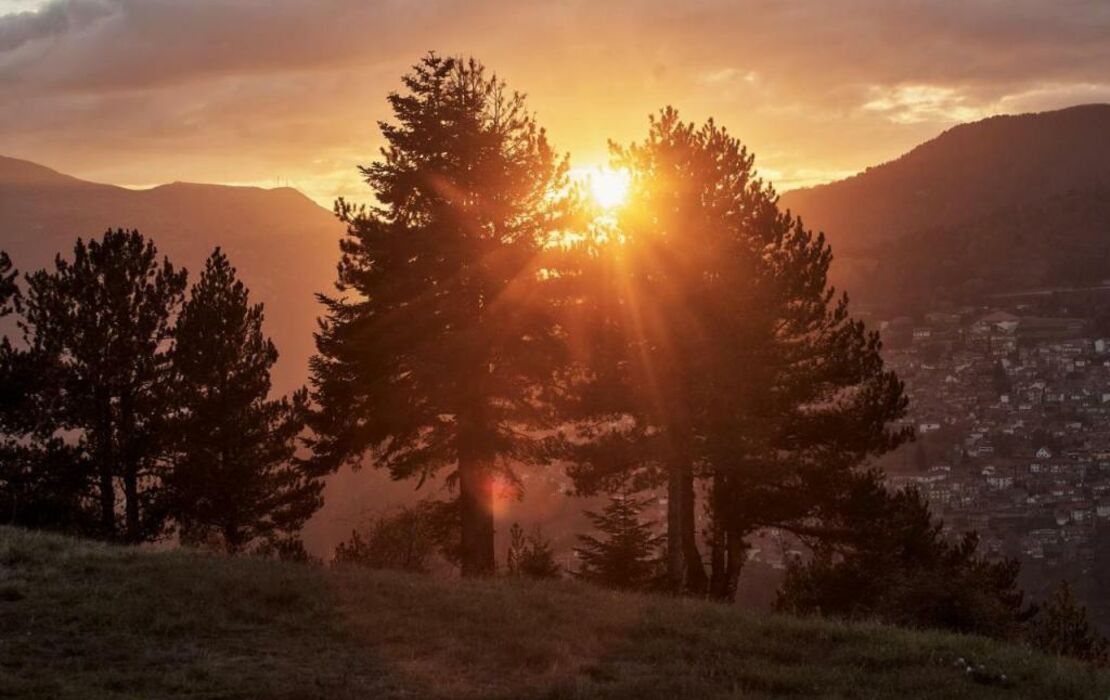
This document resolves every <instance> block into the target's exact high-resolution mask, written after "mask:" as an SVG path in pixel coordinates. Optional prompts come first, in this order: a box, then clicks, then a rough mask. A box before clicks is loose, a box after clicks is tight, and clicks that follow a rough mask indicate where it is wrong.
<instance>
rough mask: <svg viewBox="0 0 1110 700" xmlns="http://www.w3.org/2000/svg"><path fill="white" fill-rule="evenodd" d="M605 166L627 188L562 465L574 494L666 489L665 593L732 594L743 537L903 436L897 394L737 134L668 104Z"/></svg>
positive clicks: (830, 498)
mask: <svg viewBox="0 0 1110 700" xmlns="http://www.w3.org/2000/svg"><path fill="white" fill-rule="evenodd" d="M613 164H614V166H615V167H619V168H624V169H627V170H628V171H629V172H630V173H631V175H632V196H631V198H630V201H629V203H628V205H627V206H626V207H625V208H624V209H623V210H622V212H621V215H620V217H619V221H618V222H617V226H618V229H619V232H620V235H619V236H616V237H614V238H613V240H614V241H615V242H614V243H613V244H612V245H611V248H612V250H611V252H610V254H609V257H610V259H611V260H612V262H610V263H609V266H608V270H607V271H606V274H605V275H604V277H603V278H602V281H603V283H604V284H603V287H602V289H603V290H604V291H603V292H602V294H603V296H607V297H612V298H614V299H615V300H616V301H613V302H608V303H604V304H597V305H595V306H596V307H597V308H598V309H599V313H598V315H599V318H598V319H597V320H596V322H595V323H594V324H593V325H592V326H591V328H592V329H593V331H594V332H595V334H596V338H597V339H598V340H596V341H594V346H595V347H597V348H599V350H598V351H597V352H596V353H595V356H598V357H601V358H603V360H602V362H601V363H600V364H597V365H595V366H594V368H593V372H592V375H591V377H590V378H591V380H592V381H591V384H592V386H590V387H588V388H587V390H586V391H585V392H583V395H584V396H585V397H586V401H585V402H584V403H585V413H586V414H587V415H589V414H590V413H593V426H594V427H593V428H592V429H587V430H586V431H585V433H586V434H587V436H588V437H589V438H590V440H589V441H588V442H587V443H586V444H585V445H584V446H582V447H581V448H579V449H578V450H577V451H578V452H579V455H578V458H579V464H578V465H577V467H576V468H575V469H574V470H572V475H573V476H574V478H575V479H576V482H577V483H578V486H579V488H580V489H581V490H584V491H594V490H598V489H608V488H613V487H614V486H617V485H620V484H621V483H623V482H625V481H627V480H628V479H630V478H632V479H637V480H638V482H637V484H636V485H637V486H644V485H649V484H651V483H653V482H654V483H658V482H659V481H663V482H665V483H666V484H667V487H668V500H669V504H668V522H667V525H668V527H667V531H668V546H667V556H668V573H669V578H670V580H671V586H672V588H673V589H675V590H684V591H686V592H690V593H695V594H705V593H709V594H711V595H713V596H714V597H717V598H722V599H728V598H731V597H732V596H733V595H734V593H735V587H736V580H737V576H738V575H739V570H740V565H741V564H742V562H743V561H744V558H745V549H746V544H745V538H746V537H748V536H749V535H750V534H751V533H752V532H753V531H755V530H758V529H760V528H763V527H772V526H779V527H785V526H796V527H802V526H803V525H807V526H809V525H813V522H812V521H813V519H814V518H815V517H816V516H818V515H819V514H820V511H821V508H823V507H825V508H827V507H831V505H830V504H834V503H835V502H836V499H837V497H838V494H839V493H842V492H843V490H844V489H845V488H847V487H848V485H849V484H850V482H851V479H850V475H851V474H852V471H853V470H854V469H855V468H857V467H859V466H860V465H861V464H862V463H863V462H864V461H865V460H866V459H867V458H868V457H870V456H872V455H874V454H878V453H881V452H883V451H885V450H887V449H890V448H892V447H893V446H896V445H897V444H899V443H900V442H901V441H902V440H904V439H905V438H906V433H905V432H904V431H901V430H899V429H897V428H892V427H890V423H891V421H894V420H896V419H898V418H900V417H901V416H902V414H903V412H904V410H905V399H904V397H903V396H902V388H901V384H900V383H899V382H898V380H897V378H896V377H894V375H893V374H891V373H889V372H886V371H884V369H883V365H882V360H881V358H880V357H879V354H878V349H879V346H878V339H877V337H876V336H874V335H872V334H868V333H867V332H866V331H865V329H864V328H863V326H862V324H860V323H858V322H855V321H853V320H852V319H851V318H850V317H849V315H848V313H847V300H846V298H843V297H841V298H837V297H836V296H835V293H834V292H833V290H832V289H830V288H829V287H828V285H827V272H828V265H829V262H830V261H831V252H830V250H829V248H828V246H827V245H826V244H825V242H824V239H823V237H821V236H819V235H813V234H812V233H810V232H809V231H808V230H806V229H805V228H804V227H803V226H802V224H801V222H800V221H799V220H798V219H796V218H795V217H792V216H791V215H790V214H789V213H784V212H780V211H779V209H778V207H777V200H776V196H775V193H774V191H773V190H772V189H771V188H770V187H769V186H768V185H766V184H765V183H763V182H762V181H760V180H759V179H757V178H756V177H755V174H754V171H753V157H752V156H751V155H750V154H749V153H748V152H747V150H746V149H745V148H744V147H743V146H742V145H741V144H740V143H739V141H737V140H736V139H735V138H733V137H731V136H730V135H729V134H728V133H727V132H726V131H725V130H724V129H722V128H720V127H718V126H717V125H716V124H714V123H713V122H712V121H710V122H708V123H707V124H705V125H704V126H702V127H700V128H699V127H695V126H694V125H693V124H688V123H683V122H682V121H681V120H680V119H679V117H678V114H677V112H675V111H674V110H673V109H665V110H663V112H662V113H661V114H660V115H659V117H657V118H653V119H652V120H651V128H650V131H649V135H648V138H647V139H646V140H645V141H643V142H642V143H638V144H632V145H631V146H628V147H619V146H614V147H613ZM628 417H631V418H632V419H633V420H632V421H631V422H629V421H626V420H622V419H624V418H628ZM698 480H702V481H704V482H705V483H706V484H707V485H709V492H710V502H709V504H708V505H709V506H710V512H711V513H712V522H711V523H709V524H708V525H709V526H708V527H707V528H705V529H707V530H711V531H712V536H711V538H710V557H709V562H710V566H711V570H710V572H709V574H707V573H706V571H705V562H704V559H703V557H702V554H701V552H700V551H699V548H698V540H697V535H698V530H699V528H698V525H697V522H696V513H697V508H696V504H695V494H696V488H695V484H696V482H697V481H698Z"/></svg>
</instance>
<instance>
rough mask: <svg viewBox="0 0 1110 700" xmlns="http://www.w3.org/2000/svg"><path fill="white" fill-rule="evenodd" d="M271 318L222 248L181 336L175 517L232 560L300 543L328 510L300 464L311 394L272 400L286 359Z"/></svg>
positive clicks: (176, 354)
mask: <svg viewBox="0 0 1110 700" xmlns="http://www.w3.org/2000/svg"><path fill="white" fill-rule="evenodd" d="M262 320H263V310H262V305H261V304H253V305H252V304H251V303H250V300H249V292H248V290H247V288H246V287H245V286H244V285H243V283H242V281H240V280H239V279H237V277H236V274H235V268H233V267H232V266H231V263H230V262H229V261H228V259H227V256H226V255H224V254H223V253H222V252H221V251H220V249H219V248H217V249H216V250H215V252H213V253H212V255H211V256H210V257H209V258H208V261H207V262H206V263H205V267H204V271H203V272H202V273H201V276H200V279H199V280H198V281H197V282H196V284H194V285H193V288H192V290H191V292H190V296H189V299H188V301H187V302H186V303H185V305H184V307H183V308H182V310H181V315H180V317H179V319H178V322H177V326H176V328H175V330H174V341H175V344H174V350H173V355H172V364H173V389H174V394H173V396H174V402H175V409H176V411H177V415H176V417H175V419H174V422H173V425H172V426H171V427H172V450H171V454H172V465H173V470H172V472H171V475H170V477H169V486H170V490H171V493H172V496H171V502H172V504H173V515H174V518H175V520H176V521H177V523H178V525H179V527H180V533H181V536H182V539H183V540H185V541H190V542H212V541H217V542H219V543H220V544H221V545H222V546H223V547H224V548H225V549H226V550H227V551H229V552H237V551H240V550H242V549H243V548H244V547H246V546H248V545H250V544H251V543H255V542H260V541H284V540H288V539H292V538H296V536H297V533H298V532H299V531H300V528H301V526H302V525H303V524H304V522H305V521H306V520H307V519H308V518H309V517H310V516H311V515H312V514H313V513H314V512H316V510H317V509H318V508H319V507H320V504H321V498H320V491H321V489H322V483H321V482H320V480H319V479H318V478H316V477H314V476H313V475H312V474H310V473H308V471H307V470H306V469H305V465H304V464H302V463H301V462H299V461H298V460H297V459H296V458H295V452H296V440H297V437H298V435H299V434H300V433H301V431H302V429H303V427H304V422H305V416H306V412H307V407H306V403H307V392H305V391H304V390H301V391H298V392H296V393H295V394H294V395H293V396H292V398H281V399H273V400H271V399H270V398H269V394H270V369H271V368H272V367H273V365H274V363H275V362H276V361H277V358H278V353H277V349H276V348H275V347H274V344H273V343H272V342H271V341H270V340H269V339H268V338H266V337H265V336H264V335H263V333H262Z"/></svg>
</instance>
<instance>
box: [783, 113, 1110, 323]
mask: <svg viewBox="0 0 1110 700" xmlns="http://www.w3.org/2000/svg"><path fill="white" fill-rule="evenodd" d="M1108 192H1110V105H1083V106H1079V107H1071V108H1068V109H1063V110H1059V111H1054V112H1043V113H1039V114H1023V115H1017V116H998V117H991V118H989V119H984V120H982V121H978V122H974V123H971V124H964V125H960V126H957V127H954V128H952V129H949V130H948V131H945V132H944V133H942V134H941V135H940V136H938V137H936V138H934V139H932V140H931V141H928V142H926V143H923V144H921V145H920V146H918V147H916V148H914V149H913V150H911V151H910V152H908V153H906V154H905V155H903V156H902V157H900V158H897V159H895V160H893V161H890V162H888V163H884V164H882V165H879V166H875V167H872V168H868V169H867V170H865V171H864V172H862V173H860V174H858V175H855V176H853V177H850V178H847V179H845V180H841V181H838V182H833V183H829V184H827V185H820V186H817V187H811V188H807V189H802V190H795V191H793V192H787V193H785V194H784V195H783V196H782V198H781V203H782V204H783V205H784V206H786V207H789V208H790V209H792V210H793V211H794V212H795V213H798V214H800V215H801V216H802V217H803V219H804V220H805V222H806V225H807V226H809V227H811V228H814V229H820V230H823V231H825V232H826V233H827V235H828V237H829V241H830V242H831V243H832V245H833V251H834V253H835V254H836V256H837V259H838V262H837V267H836V273H837V277H838V278H839V281H840V283H841V284H842V285H843V286H845V287H847V288H848V290H849V291H851V292H853V293H854V294H855V296H857V297H859V298H861V299H862V300H863V301H865V302H867V303H872V304H878V303H886V302H892V301H893V299H891V298H889V297H890V296H891V295H902V297H904V296H905V294H907V293H911V290H910V287H911V286H914V287H915V289H913V290H912V294H911V295H912V296H916V297H921V296H922V295H925V296H928V295H929V294H930V293H933V292H936V293H940V292H942V291H944V290H943V289H942V287H945V286H946V285H952V284H954V285H960V286H962V287H964V290H965V292H968V293H970V292H971V291H972V290H973V289H975V290H978V291H979V292H983V293H987V292H999V291H1009V290H1008V289H1007V287H1008V286H1009V285H1024V284H1028V285H1031V286H1032V285H1051V284H1058V283H1061V282H1065V281H1069V279H1068V278H1069V277H1070V276H1071V275H1072V274H1073V272H1074V273H1078V272H1079V271H1080V270H1082V276H1083V277H1084V278H1085V279H1087V278H1099V279H1101V278H1106V277H1110V260H1108V259H1107V257H1106V256H1105V255H1101V254H1100V255H1096V256H1095V257H1094V258H1084V257H1083V255H1081V254H1079V251H1083V252H1084V254H1086V253H1090V252H1091V251H1092V250H1099V249H1100V246H1105V244H1103V243H1102V242H1101V241H1102V239H1110V221H1108V219H1107V218H1106V206H1104V205H1105V200H1106V197H1107V196H1108V195H1107V193H1108ZM1009 229H1015V230H1018V229H1019V230H1020V231H1021V233H1020V235H1019V234H1017V233H1014V234H1013V237H1011V236H1009V235H1008V233H1007V230H1009ZM1021 237H1025V238H1024V239H1022V238H1021ZM1007 242H1010V243H1014V242H1016V243H1017V245H1007ZM1033 251H1036V253H1035V254H1034V252H1033ZM1076 266H1078V267H1076ZM892 285H893V286H892ZM930 286H931V291H926V290H925V287H930Z"/></svg>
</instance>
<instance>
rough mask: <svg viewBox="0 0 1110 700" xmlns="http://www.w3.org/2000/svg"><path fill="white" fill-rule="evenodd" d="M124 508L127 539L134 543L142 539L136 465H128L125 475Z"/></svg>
mask: <svg viewBox="0 0 1110 700" xmlns="http://www.w3.org/2000/svg"><path fill="white" fill-rule="evenodd" d="M123 496H124V499H125V503H124V509H125V513H126V517H127V541H128V542H130V543H132V544H134V543H136V542H140V541H141V540H142V528H141V526H140V524H139V477H138V474H137V470H136V469H135V467H134V466H132V465H128V466H127V471H126V472H125V473H124V475H123Z"/></svg>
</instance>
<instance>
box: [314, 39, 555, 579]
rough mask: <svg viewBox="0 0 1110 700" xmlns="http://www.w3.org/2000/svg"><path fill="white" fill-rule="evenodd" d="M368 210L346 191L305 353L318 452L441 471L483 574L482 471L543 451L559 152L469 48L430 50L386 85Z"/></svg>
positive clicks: (465, 550) (466, 546) (394, 469)
mask: <svg viewBox="0 0 1110 700" xmlns="http://www.w3.org/2000/svg"><path fill="white" fill-rule="evenodd" d="M389 102H390V106H391V107H392V110H393V119H392V120H391V121H387V122H382V123H381V124H380V125H379V126H380V129H381V132H382V136H383V137H384V139H385V142H386V146H385V147H384V148H383V150H382V158H381V159H380V160H378V161H376V162H374V163H372V164H370V165H368V166H365V167H363V168H361V171H362V174H363V176H364V177H365V179H366V182H367V184H368V185H369V186H370V189H371V192H372V194H373V195H374V198H375V200H376V201H377V202H378V204H376V205H375V206H372V207H368V208H355V207H353V206H351V205H350V204H348V203H346V202H344V201H342V200H340V201H339V202H338V203H337V205H336V209H337V212H338V214H339V217H340V219H341V220H342V221H343V222H345V223H346V224H347V237H346V238H345V239H344V240H343V241H342V244H341V249H342V257H341V259H340V263H339V279H338V284H337V287H338V290H339V295H338V296H325V295H321V297H320V299H321V302H322V303H323V304H324V306H325V309H326V312H327V315H326V318H324V319H323V320H322V321H321V325H320V330H319V332H318V334H317V348H318V351H319V353H318V355H317V356H316V357H315V358H314V359H313V362H312V372H313V389H314V391H313V398H314V400H315V402H316V403H317V404H318V406H319V411H318V412H317V413H316V414H315V415H314V417H313V419H312V428H313V429H314V431H315V433H316V435H317V438H316V439H315V442H314V444H313V450H314V453H315V458H316V460H317V461H318V463H320V464H321V465H322V466H324V467H325V468H336V467H337V466H338V465H339V464H341V463H343V462H351V463H358V461H359V460H360V459H361V458H362V456H363V455H365V454H370V455H371V456H372V457H373V460H374V463H375V465H377V466H379V467H381V468H384V469H387V470H388V471H389V472H390V474H391V476H393V478H396V479H406V478H415V479H417V480H419V481H420V482H423V480H425V479H427V478H429V477H430V476H432V475H433V474H435V473H437V472H439V471H440V470H442V469H444V468H445V467H447V468H450V469H451V470H452V475H453V479H452V480H453V482H454V483H457V485H458V487H459V493H460V500H459V505H460V509H461V518H460V519H461V530H462V535H461V536H462V542H461V553H462V568H463V573H464V574H467V575H482V574H489V573H492V571H493V565H494V556H493V520H492V513H491V504H492V497H493V494H492V489H493V480H494V479H495V478H496V477H500V478H502V479H505V480H508V481H509V482H512V481H513V480H514V479H515V475H514V474H513V473H512V471H511V469H510V465H512V464H516V463H540V462H543V461H545V460H546V458H547V455H546V451H545V449H544V440H543V439H542V437H540V436H539V435H538V434H537V433H536V432H535V429H537V428H543V427H546V426H550V425H551V424H552V420H553V417H552V415H551V411H550V410H549V403H548V402H547V401H545V397H544V392H543V389H544V388H545V382H546V380H547V379H548V378H549V377H550V375H551V373H552V367H553V362H555V361H557V357H558V354H559V352H560V348H561V339H560V337H559V329H558V327H557V325H556V324H555V323H554V321H553V319H552V318H551V316H550V313H549V311H548V305H547V304H546V301H545V294H546V290H545V286H544V279H545V277H544V274H543V251H544V248H545V244H546V243H547V242H548V240H549V239H550V238H551V237H552V236H553V235H554V234H555V233H556V232H557V231H558V230H559V228H560V226H561V225H562V221H563V218H564V207H563V204H562V198H561V197H560V192H563V191H564V190H565V189H566V185H567V179H566V177H567V164H566V160H565V159H564V158H561V157H559V156H557V155H556V154H555V153H554V151H553V150H552V148H551V146H550V145H549V144H548V142H547V137H546V135H545V134H544V131H543V130H542V129H541V128H540V127H539V126H538V125H537V124H536V121H535V119H534V118H533V116H532V115H531V114H530V113H529V112H528V111H527V110H526V107H525V102H524V97H523V96H522V95H520V94H519V93H514V92H510V91H509V90H508V89H507V88H506V86H505V84H504V83H503V82H502V81H501V80H499V79H498V78H497V77H496V76H491V75H490V74H488V73H487V71H486V70H485V68H484V67H483V66H482V65H481V64H480V63H478V62H477V61H475V60H473V59H470V60H464V59H456V58H442V57H439V56H436V55H434V54H433V55H428V56H427V57H425V58H424V59H423V60H421V61H420V63H418V64H417V65H416V66H415V67H414V68H413V70H412V72H411V73H409V74H408V75H407V76H405V78H404V91H403V92H398V93H393V94H391V95H390V96H389Z"/></svg>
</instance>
